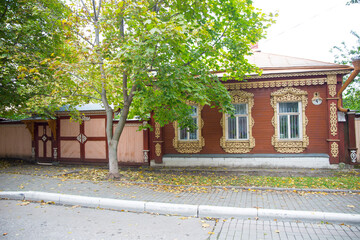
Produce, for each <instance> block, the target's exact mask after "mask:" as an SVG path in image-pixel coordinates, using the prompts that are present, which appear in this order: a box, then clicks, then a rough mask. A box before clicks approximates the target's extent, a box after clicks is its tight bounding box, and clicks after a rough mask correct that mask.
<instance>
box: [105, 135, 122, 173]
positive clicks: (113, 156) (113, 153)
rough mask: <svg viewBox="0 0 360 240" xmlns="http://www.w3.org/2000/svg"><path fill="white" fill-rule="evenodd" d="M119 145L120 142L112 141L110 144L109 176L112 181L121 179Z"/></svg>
mask: <svg viewBox="0 0 360 240" xmlns="http://www.w3.org/2000/svg"><path fill="white" fill-rule="evenodd" d="M118 144H119V140H117V141H116V140H111V142H110V143H109V145H108V146H109V174H108V178H110V179H119V178H120V174H119V166H118V159H117V146H118Z"/></svg>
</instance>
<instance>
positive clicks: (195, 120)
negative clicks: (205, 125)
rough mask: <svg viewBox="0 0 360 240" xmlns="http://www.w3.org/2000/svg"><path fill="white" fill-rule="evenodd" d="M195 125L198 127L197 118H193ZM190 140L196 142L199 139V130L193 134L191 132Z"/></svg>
mask: <svg viewBox="0 0 360 240" xmlns="http://www.w3.org/2000/svg"><path fill="white" fill-rule="evenodd" d="M193 121H194V124H195V125H196V126H197V125H198V124H197V118H193ZM189 135H190V139H191V140H196V139H197V129H195V130H194V131H193V132H189Z"/></svg>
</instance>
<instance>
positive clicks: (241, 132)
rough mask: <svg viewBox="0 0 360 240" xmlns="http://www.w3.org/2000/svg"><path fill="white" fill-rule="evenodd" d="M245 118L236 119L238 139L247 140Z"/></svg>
mask: <svg viewBox="0 0 360 240" xmlns="http://www.w3.org/2000/svg"><path fill="white" fill-rule="evenodd" d="M246 119H247V117H238V127H239V132H238V138H239V139H247V120H246Z"/></svg>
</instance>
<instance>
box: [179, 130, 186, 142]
mask: <svg viewBox="0 0 360 240" xmlns="http://www.w3.org/2000/svg"><path fill="white" fill-rule="evenodd" d="M180 139H181V140H187V129H186V128H182V129H180Z"/></svg>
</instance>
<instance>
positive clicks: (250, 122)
mask: <svg viewBox="0 0 360 240" xmlns="http://www.w3.org/2000/svg"><path fill="white" fill-rule="evenodd" d="M229 94H230V96H231V99H232V102H231V103H233V104H242V103H244V104H246V106H247V127H248V129H247V131H248V137H247V139H228V136H227V135H228V134H227V132H228V128H227V119H228V115H227V114H225V113H223V116H222V118H221V121H220V125H221V127H222V129H223V135H222V137H221V138H220V146H221V147H222V148H223V149H224V151H225V152H227V153H248V152H250V151H251V150H252V149H253V148H254V147H255V139H254V137H253V136H252V128H253V126H254V123H255V121H254V119H253V118H252V114H251V111H252V108H253V106H254V94H253V93H249V92H245V91H242V90H233V91H230V92H229Z"/></svg>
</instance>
